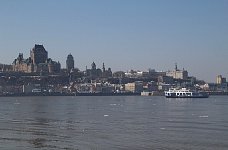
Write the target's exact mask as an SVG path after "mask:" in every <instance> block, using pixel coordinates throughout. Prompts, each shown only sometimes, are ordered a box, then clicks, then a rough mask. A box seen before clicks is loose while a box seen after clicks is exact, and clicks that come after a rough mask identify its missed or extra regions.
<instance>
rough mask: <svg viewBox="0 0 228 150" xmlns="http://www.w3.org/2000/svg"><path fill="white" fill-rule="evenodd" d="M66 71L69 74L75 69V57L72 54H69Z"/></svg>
mask: <svg viewBox="0 0 228 150" xmlns="http://www.w3.org/2000/svg"><path fill="white" fill-rule="evenodd" d="M66 69H67V71H68V72H70V71H71V70H72V69H74V57H73V56H72V55H71V54H69V55H68V56H67V60H66Z"/></svg>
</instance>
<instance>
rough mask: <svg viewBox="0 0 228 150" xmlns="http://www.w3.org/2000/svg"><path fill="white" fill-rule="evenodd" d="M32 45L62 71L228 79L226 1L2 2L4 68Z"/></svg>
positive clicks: (1, 59) (0, 34)
mask: <svg viewBox="0 0 228 150" xmlns="http://www.w3.org/2000/svg"><path fill="white" fill-rule="evenodd" d="M35 44H43V45H44V47H45V48H46V50H47V51H48V55H49V57H50V58H52V59H53V60H55V61H60V63H61V65H62V67H65V61H66V57H67V55H68V54H69V53H71V54H72V55H73V56H74V59H75V66H76V67H78V68H79V69H80V70H84V69H85V66H86V65H87V66H88V68H90V67H91V66H90V65H91V63H92V62H93V61H94V62H95V63H96V64H97V67H100V68H101V67H102V63H103V62H104V63H105V65H106V67H107V68H108V67H111V68H112V70H113V71H117V70H123V71H127V70H129V69H134V70H142V71H146V70H148V68H152V69H156V70H158V71H159V70H160V71H161V70H163V71H167V70H172V69H174V64H175V63H177V64H178V67H179V68H180V69H182V68H185V69H186V70H188V72H189V75H193V76H196V77H197V78H199V79H204V80H206V81H210V82H211V81H213V82H215V78H216V76H217V75H218V74H222V75H223V76H225V77H228V63H227V60H228V59H227V58H228V0H1V1H0V52H1V54H0V63H6V64H11V63H12V62H13V60H14V59H15V58H16V57H17V56H18V53H23V54H24V57H25V58H28V57H29V50H30V49H31V48H32V47H33V46H34V45H35Z"/></svg>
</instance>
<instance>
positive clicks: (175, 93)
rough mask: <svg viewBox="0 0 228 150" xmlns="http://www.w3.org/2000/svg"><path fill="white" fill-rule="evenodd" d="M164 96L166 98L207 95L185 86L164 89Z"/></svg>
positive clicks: (202, 96)
mask: <svg viewBox="0 0 228 150" xmlns="http://www.w3.org/2000/svg"><path fill="white" fill-rule="evenodd" d="M165 97H167V98H208V97H209V95H208V94H207V93H205V92H198V91H191V90H189V89H186V88H181V89H176V88H170V89H169V91H165Z"/></svg>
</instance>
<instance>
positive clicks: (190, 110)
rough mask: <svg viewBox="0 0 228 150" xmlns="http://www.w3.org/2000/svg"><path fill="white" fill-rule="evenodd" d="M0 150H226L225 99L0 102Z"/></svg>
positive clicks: (227, 120)
mask: <svg viewBox="0 0 228 150" xmlns="http://www.w3.org/2000/svg"><path fill="white" fill-rule="evenodd" d="M0 149H1V150H14V149H17V150H32V149H34V150H37V149H41V150H77V149H78V150H112V149H113V150H115V149H117V150H118V149H119V150H142V149H145V150H153V149H156V150H215V149H216V150H227V149H228V96H211V97H210V98H206V99H167V98H165V97H156V96H154V97H153V96H152V97H142V96H123V97H122V96H113V97H112V96H103V97H92V96H91V97H90V96H85V97H80V96H79V97H70V96H69V97H1V98H0Z"/></svg>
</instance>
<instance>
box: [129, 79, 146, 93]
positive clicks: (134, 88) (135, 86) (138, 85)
mask: <svg viewBox="0 0 228 150" xmlns="http://www.w3.org/2000/svg"><path fill="white" fill-rule="evenodd" d="M125 91H128V92H133V93H141V92H142V91H143V82H142V81H135V82H133V83H127V84H125Z"/></svg>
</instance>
